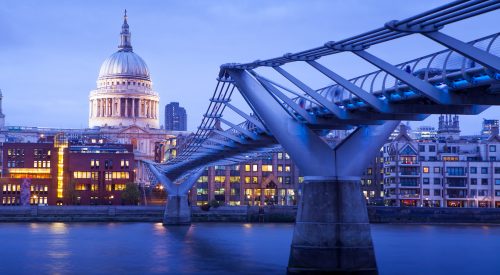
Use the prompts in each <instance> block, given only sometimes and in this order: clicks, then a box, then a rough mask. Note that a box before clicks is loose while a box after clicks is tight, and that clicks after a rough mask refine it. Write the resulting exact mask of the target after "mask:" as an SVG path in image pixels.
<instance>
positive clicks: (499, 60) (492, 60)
mask: <svg viewBox="0 0 500 275" xmlns="http://www.w3.org/2000/svg"><path fill="white" fill-rule="evenodd" d="M422 35H424V36H426V37H428V38H430V39H432V40H434V41H436V42H438V43H439V44H441V45H443V46H445V47H447V48H450V49H452V50H454V51H456V52H458V53H460V54H462V55H464V56H467V57H468V58H470V59H472V60H474V61H476V62H478V63H480V64H482V65H483V66H485V67H488V68H490V69H492V70H494V71H496V72H500V57H498V56H496V55H493V54H491V53H488V52H486V51H483V50H481V49H479V48H476V47H474V46H473V45H471V44H467V43H464V42H462V41H460V40H458V39H456V38H453V37H451V36H449V35H446V34H444V33H442V32H439V31H435V32H423V33H422Z"/></svg>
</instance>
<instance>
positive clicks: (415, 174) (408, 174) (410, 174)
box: [399, 171, 420, 177]
mask: <svg viewBox="0 0 500 275" xmlns="http://www.w3.org/2000/svg"><path fill="white" fill-rule="evenodd" d="M399 176H400V177H420V172H408V171H404V172H399Z"/></svg>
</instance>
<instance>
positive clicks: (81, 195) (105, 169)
mask: <svg viewBox="0 0 500 275" xmlns="http://www.w3.org/2000/svg"><path fill="white" fill-rule="evenodd" d="M3 160H4V161H3V164H2V177H1V178H0V190H2V192H1V198H0V202H1V203H2V205H27V204H36V205H38V204H42V205H68V204H73V205H74V204H76V205H79V204H82V205H88V204H114V205H118V204H121V203H122V201H121V192H122V191H123V190H124V189H125V185H126V183H128V182H132V181H133V178H134V168H135V167H134V154H133V152H132V146H131V145H124V144H110V143H107V142H106V141H105V140H102V139H100V140H95V139H90V140H82V141H80V142H78V143H76V142H69V141H68V139H67V138H66V137H65V135H64V134H59V135H56V136H54V137H53V138H47V139H44V140H40V142H36V143H17V142H6V143H4V144H3ZM26 194H27V195H26ZM23 195H24V197H25V198H24V199H23ZM23 200H24V201H23Z"/></svg>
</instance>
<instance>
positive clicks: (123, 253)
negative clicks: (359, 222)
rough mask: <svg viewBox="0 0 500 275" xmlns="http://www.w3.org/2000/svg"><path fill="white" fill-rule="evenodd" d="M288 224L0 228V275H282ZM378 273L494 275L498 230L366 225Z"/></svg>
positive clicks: (499, 261)
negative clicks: (372, 244) (369, 233)
mask: <svg viewBox="0 0 500 275" xmlns="http://www.w3.org/2000/svg"><path fill="white" fill-rule="evenodd" d="M292 233H293V225H292V224H240V223H198V224H193V225H192V226H191V227H189V228H186V227H168V228H165V227H163V226H162V225H161V224H159V223H158V224H154V223H5V224H1V225H0V247H1V249H0V274H165V273H167V274H179V273H189V274H191V273H196V274H235V273H238V274H256V273H259V274H285V271H286V264H287V262H288V253H289V251H290V248H289V247H290V242H291V238H292ZM372 235H373V240H374V244H375V253H376V256H377V262H378V266H379V272H380V274H382V275H384V274H397V275H400V274H500V253H499V250H500V226H491V225H489V226H481V225H473V226H465V225H380V224H375V225H372Z"/></svg>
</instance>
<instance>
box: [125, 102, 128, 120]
mask: <svg viewBox="0 0 500 275" xmlns="http://www.w3.org/2000/svg"><path fill="white" fill-rule="evenodd" d="M125 116H126V117H128V98H125Z"/></svg>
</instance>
